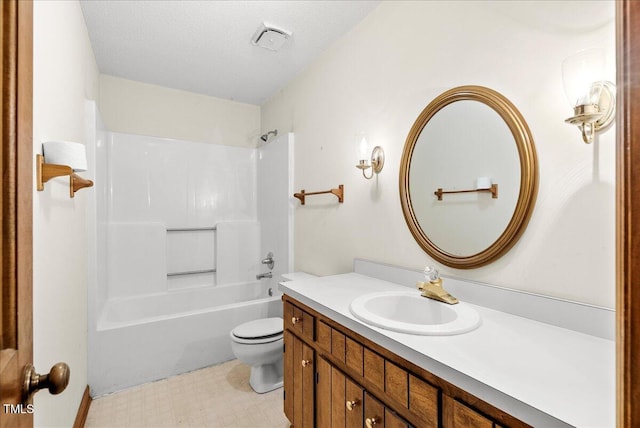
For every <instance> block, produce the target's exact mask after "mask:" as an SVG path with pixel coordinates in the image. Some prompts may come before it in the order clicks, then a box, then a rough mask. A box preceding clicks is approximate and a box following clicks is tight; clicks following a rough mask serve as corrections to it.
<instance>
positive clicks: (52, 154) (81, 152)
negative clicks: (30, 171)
mask: <svg viewBox="0 0 640 428" xmlns="http://www.w3.org/2000/svg"><path fill="white" fill-rule="evenodd" d="M42 148H43V152H44V156H43V155H40V154H38V155H36V188H37V189H38V191H40V192H41V191H43V190H44V183H46V182H47V181H49V180H51V179H52V178H54V177H61V176H65V175H68V176H69V197H71V198H73V197H74V196H75V193H76V192H77V191H78V190H80V189H83V188H85V187H92V186H93V181H91V180H87V179H84V178H82V177H80V176H79V175H77V174H76V173H75V172H81V171H86V170H87V153H86V151H85V147H84V144H80V143H72V142H67V141H48V142H46V143H43V144H42ZM45 158H46V160H47V161H48V162H47V163H45Z"/></svg>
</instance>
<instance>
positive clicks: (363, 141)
mask: <svg viewBox="0 0 640 428" xmlns="http://www.w3.org/2000/svg"><path fill="white" fill-rule="evenodd" d="M356 146H357V147H356V148H357V150H358V160H367V161H368V160H369V156H370V152H369V143H368V142H367V135H366V134H365V133H364V132H359V133H358V134H356Z"/></svg>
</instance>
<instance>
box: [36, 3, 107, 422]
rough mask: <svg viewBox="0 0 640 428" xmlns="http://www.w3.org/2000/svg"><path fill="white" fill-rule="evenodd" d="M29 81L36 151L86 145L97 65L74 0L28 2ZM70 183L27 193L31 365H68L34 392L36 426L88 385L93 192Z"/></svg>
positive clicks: (63, 415) (62, 411) (74, 406)
mask: <svg viewBox="0 0 640 428" xmlns="http://www.w3.org/2000/svg"><path fill="white" fill-rule="evenodd" d="M33 79H34V82H33V89H34V94H33V122H34V123H33V149H34V157H35V153H41V150H42V149H41V143H42V142H43V141H47V140H68V141H77V142H83V143H86V142H85V141H83V137H84V135H85V117H84V114H85V112H84V103H85V100H86V99H95V97H96V95H97V93H98V70H97V66H96V62H95V59H94V57H93V51H92V49H91V45H90V43H89V37H88V35H87V30H86V27H85V22H84V18H83V16H82V11H81V9H80V5H79V3H78V2H77V1H35V2H34V70H33ZM34 171H35V169H34ZM88 173H89V172H88ZM85 174H86V173H82V174H81V175H85ZM68 183H69V181H68V178H66V179H65V178H55V179H52V180H51V181H49V182H48V183H47V184H46V185H45V189H44V191H42V192H37V191H35V189H34V193H33V198H34V201H33V202H34V205H33V247H34V248H33V252H34V261H33V341H34V344H33V347H34V365H35V367H36V369H37V370H38V372H39V373H46V372H48V371H49V368H50V367H51V366H52V365H53V364H55V363H56V362H58V361H64V362H66V363H67V364H69V367H70V368H71V379H70V383H69V386H68V387H67V389H66V390H65V391H64V392H63V393H62V394H61V395H57V396H53V395H50V394H49V393H48V392H46V391H44V392H40V393H39V394H37V395H36V396H35V401H34V406H35V426H38V427H41V426H47V427H70V426H71V425H73V421H74V419H75V417H76V413H77V411H78V406H79V405H80V400H81V398H82V394H83V392H84V389H85V387H86V386H87V231H86V201H87V196H88V193H89V192H92V191H93V190H92V189H89V190H87V189H85V190H81V191H80V192H79V193H77V194H76V197H75V198H73V199H71V198H69V185H68Z"/></svg>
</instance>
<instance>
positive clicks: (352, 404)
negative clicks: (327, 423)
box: [347, 399, 360, 411]
mask: <svg viewBox="0 0 640 428" xmlns="http://www.w3.org/2000/svg"><path fill="white" fill-rule="evenodd" d="M358 404H360V401H358V400H357V399H356V400H353V401H349V400H347V410H349V411H351V410H353V409H354V408H355V407H356V406H357V405H358Z"/></svg>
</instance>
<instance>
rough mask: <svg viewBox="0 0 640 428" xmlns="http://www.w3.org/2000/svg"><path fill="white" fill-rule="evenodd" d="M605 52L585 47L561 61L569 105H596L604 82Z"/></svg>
mask: <svg viewBox="0 0 640 428" xmlns="http://www.w3.org/2000/svg"><path fill="white" fill-rule="evenodd" d="M605 61H606V57H605V52H604V50H602V49H597V48H592V49H585V50H582V51H580V52H577V53H575V54H573V55H571V56H569V57H567V58H566V59H565V60H564V61H563V62H562V80H563V83H564V91H565V94H566V95H567V99H568V100H569V104H570V105H571V107H573V108H575V107H576V106H581V105H597V104H598V103H599V102H600V94H601V93H602V86H603V83H604V73H605Z"/></svg>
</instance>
